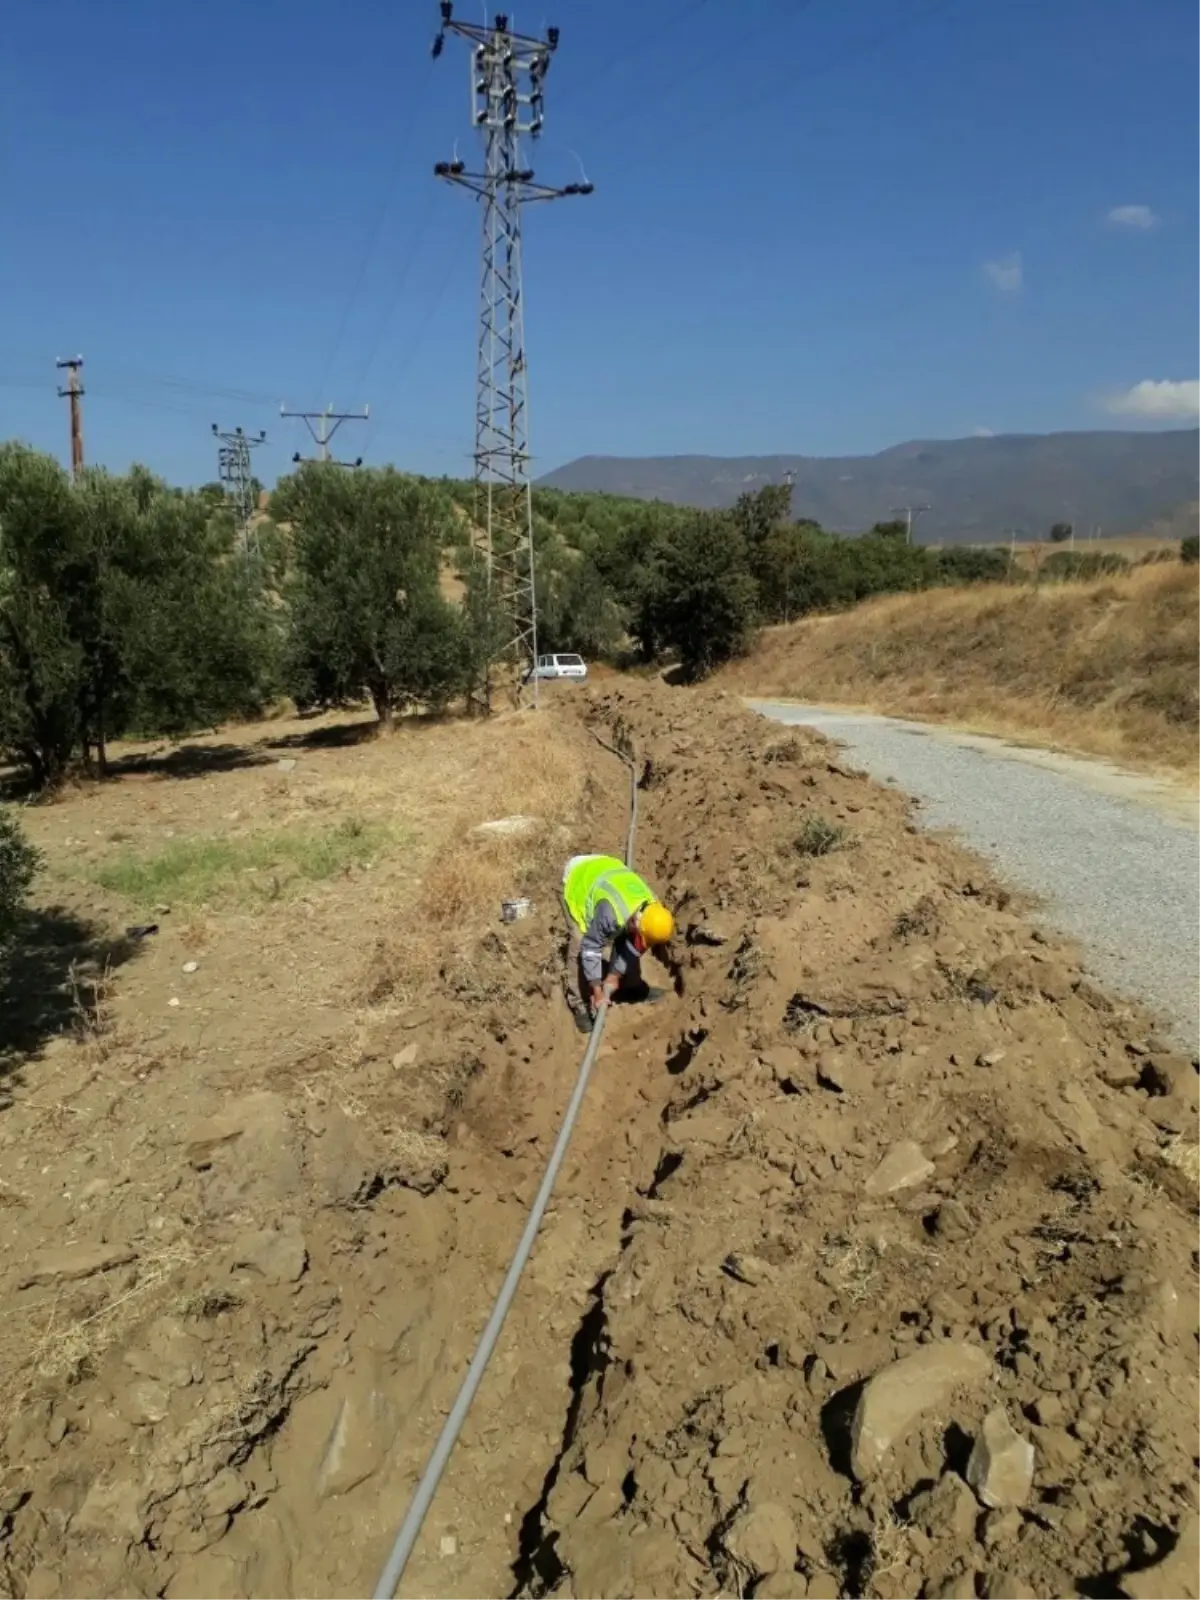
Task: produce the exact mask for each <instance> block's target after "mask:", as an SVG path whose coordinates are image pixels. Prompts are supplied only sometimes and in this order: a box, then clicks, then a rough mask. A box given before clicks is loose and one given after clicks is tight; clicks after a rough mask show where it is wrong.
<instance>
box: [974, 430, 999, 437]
mask: <svg viewBox="0 0 1200 1600" xmlns="http://www.w3.org/2000/svg"><path fill="white" fill-rule="evenodd" d="M971 437H972V439H994V438H995V437H996V434H995V430H994V429H992V428H972V429H971Z"/></svg>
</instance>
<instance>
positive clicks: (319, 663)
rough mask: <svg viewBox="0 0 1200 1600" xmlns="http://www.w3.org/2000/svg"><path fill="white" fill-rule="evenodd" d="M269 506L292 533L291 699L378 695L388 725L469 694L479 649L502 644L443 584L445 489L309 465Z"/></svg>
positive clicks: (388, 473)
mask: <svg viewBox="0 0 1200 1600" xmlns="http://www.w3.org/2000/svg"><path fill="white" fill-rule="evenodd" d="M272 506H273V510H274V512H275V515H276V516H277V517H278V518H279V519H280V520H281V521H285V522H289V523H290V524H291V525H292V539H293V559H294V562H295V566H294V570H293V572H292V575H291V579H290V583H289V586H288V596H287V598H288V602H289V605H290V612H291V633H290V642H289V653H288V661H287V676H288V683H289V687H290V689H291V691H292V693H293V694H295V695H296V696H297V697H298V698H301V699H303V700H304V702H305V703H306V704H310V705H322V706H336V705H345V704H348V703H350V702H353V701H357V700H360V699H363V698H364V697H369V698H370V700H371V702H372V704H373V705H374V707H375V713H376V715H377V716H378V718H379V721H380V724H381V725H382V726H384V727H387V726H389V725H390V723H391V721H392V718H393V717H394V716H395V714H396V713H397V712H401V711H404V710H406V709H409V708H412V707H416V706H422V707H426V708H432V709H439V708H441V707H442V706H444V705H445V704H446V703H447V702H448V701H450V700H452V699H453V698H454V697H455V696H457V695H459V694H463V693H465V692H466V691H467V689H468V688H469V687H470V685H471V683H472V681H473V678H474V676H475V674H476V672H477V670H478V667H479V660H478V654H479V649H480V646H481V645H483V646H484V647H485V648H486V645H487V644H488V643H489V642H492V643H494V641H493V640H491V632H492V630H491V628H490V625H489V626H485V627H484V628H483V629H482V637H480V636H475V635H473V634H472V631H471V630H470V629H469V627H468V625H467V621H466V617H467V612H465V611H464V610H462V609H460V608H459V607H457V606H455V605H452V604H451V603H450V602H449V601H448V600H446V599H444V598H443V596H442V594H441V591H440V589H439V587H438V574H439V568H440V564H441V560H442V556H443V553H444V552H445V551H446V550H448V549H449V548H450V547H451V545H452V544H453V542H454V540H455V539H456V538H457V536H458V532H459V529H458V523H457V519H456V518H455V517H454V515H453V512H452V510H451V507H450V502H449V500H448V498H447V496H446V495H445V494H444V493H443V492H441V491H440V490H439V489H437V488H435V487H433V486H431V485H429V484H425V483H421V482H419V481H418V480H417V479H415V478H410V477H405V476H403V475H401V474H400V473H398V472H394V471H393V470H392V469H391V468H386V469H384V470H382V471H372V470H359V471H357V472H345V471H343V470H342V469H340V468H338V467H334V466H330V465H325V464H322V463H319V462H308V463H306V464H305V465H304V466H302V467H301V468H300V470H299V471H298V472H297V473H295V474H294V475H293V476H292V477H291V478H288V479H285V480H284V482H283V483H281V484H280V485H279V487H278V489H277V490H276V491H275V496H274V499H273V502H272ZM476 587H477V586H476ZM473 592H474V591H473ZM483 593H484V591H481V595H482V594H483Z"/></svg>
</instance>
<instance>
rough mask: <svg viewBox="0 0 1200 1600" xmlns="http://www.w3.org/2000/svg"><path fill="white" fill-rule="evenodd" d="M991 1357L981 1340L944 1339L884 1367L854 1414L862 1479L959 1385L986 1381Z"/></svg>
mask: <svg viewBox="0 0 1200 1600" xmlns="http://www.w3.org/2000/svg"><path fill="white" fill-rule="evenodd" d="M991 1371H992V1359H991V1357H990V1356H989V1355H988V1354H987V1353H986V1352H985V1351H983V1350H981V1349H980V1348H979V1347H978V1346H977V1345H973V1344H964V1343H960V1342H958V1341H957V1340H942V1341H938V1342H936V1343H934V1344H928V1345H925V1346H923V1347H922V1348H921V1349H920V1350H915V1351H914V1352H913V1354H912V1355H910V1356H903V1357H902V1358H901V1359H900V1360H899V1361H893V1362H892V1364H891V1365H890V1366H888V1367H884V1368H883V1370H882V1371H881V1372H877V1373H876V1374H875V1376H874V1377H873V1378H872V1379H871V1380H870V1382H869V1383H868V1384H867V1385H866V1387H865V1388H864V1389H863V1392H862V1394H861V1395H860V1396H859V1401H858V1406H857V1408H856V1409H855V1413H854V1422H853V1427H852V1433H851V1458H850V1459H851V1468H852V1470H853V1472H854V1476H855V1477H856V1478H857V1479H858V1480H859V1481H860V1482H862V1481H864V1480H865V1479H867V1478H869V1477H870V1476H871V1475H872V1473H874V1472H876V1471H877V1470H878V1469H879V1467H880V1466H881V1465H882V1463H883V1461H884V1459H885V1457H886V1456H887V1453H888V1451H889V1450H890V1449H891V1447H892V1445H893V1444H894V1443H895V1442H896V1441H897V1440H898V1439H900V1438H902V1437H903V1436H904V1434H906V1433H907V1432H908V1430H909V1429H910V1428H911V1427H912V1426H913V1424H914V1423H915V1422H916V1421H917V1419H918V1418H919V1417H921V1416H922V1415H924V1413H926V1412H928V1411H936V1410H939V1409H941V1408H942V1407H944V1406H945V1405H946V1403H947V1401H948V1400H949V1399H950V1396H951V1395H952V1394H953V1393H954V1391H955V1390H956V1389H959V1388H962V1387H963V1386H964V1385H967V1384H978V1383H982V1382H983V1380H984V1379H985V1378H986V1377H988V1375H989V1374H990V1373H991Z"/></svg>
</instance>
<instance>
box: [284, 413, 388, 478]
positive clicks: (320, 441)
mask: <svg viewBox="0 0 1200 1600" xmlns="http://www.w3.org/2000/svg"><path fill="white" fill-rule="evenodd" d="M370 414H371V408H370V407H369V406H364V407H363V408H362V410H361V411H335V410H334V409H333V407H332V405H328V406H326V407H325V409H324V411H289V410H288V409H287V407H286V406H284V405H280V407H279V415H280V416H281V417H299V418H301V420H302V421H303V423H304V425H305V427H306V428H307V429H308V431H309V433H311V434H312V437H313V442H314V443H315V445H316V447H317V455H316V456H302V455H301V454H300V452H299V451H298V450H297V451H296V454H295V455H294V456H293V457H292V460H293V461H314V460H315V461H324V462H326V463H328V465H330V466H334V467H361V466H362V457H361V456H359V457H358V458H357V460H355V461H334V460H333V458H332V457H331V456H330V454H329V441H330V440H331V439H332V438H333V436H334V434H335V433H336V432H337V431H338V429H339V428H340V427H341V425H342V423H343V422H366V420H367V418H368V417H369V416H370Z"/></svg>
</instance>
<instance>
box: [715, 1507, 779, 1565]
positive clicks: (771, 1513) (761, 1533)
mask: <svg viewBox="0 0 1200 1600" xmlns="http://www.w3.org/2000/svg"><path fill="white" fill-rule="evenodd" d="M722 1543H723V1544H724V1546H725V1548H726V1550H727V1551H728V1552H729V1554H730V1555H731V1556H732V1557H733V1558H734V1560H735V1561H737V1562H738V1563H739V1564H740V1565H742V1566H743V1567H748V1568H749V1569H750V1571H751V1572H753V1573H755V1574H756V1575H757V1576H758V1577H760V1578H767V1577H770V1575H771V1574H772V1573H773V1572H791V1571H792V1569H793V1567H794V1566H795V1564H796V1525H795V1523H794V1522H793V1521H792V1519H791V1515H790V1514H789V1513H788V1512H787V1511H786V1510H785V1509H784V1507H783V1506H781V1505H777V1504H775V1503H773V1502H771V1501H766V1502H764V1503H763V1504H761V1505H755V1506H747V1508H746V1509H745V1511H742V1512H739V1514H738V1515H737V1516H736V1517H735V1518H734V1519H733V1521H732V1523H731V1524H730V1525H729V1527H728V1528H727V1529H726V1531H725V1537H724V1539H723V1541H722Z"/></svg>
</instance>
